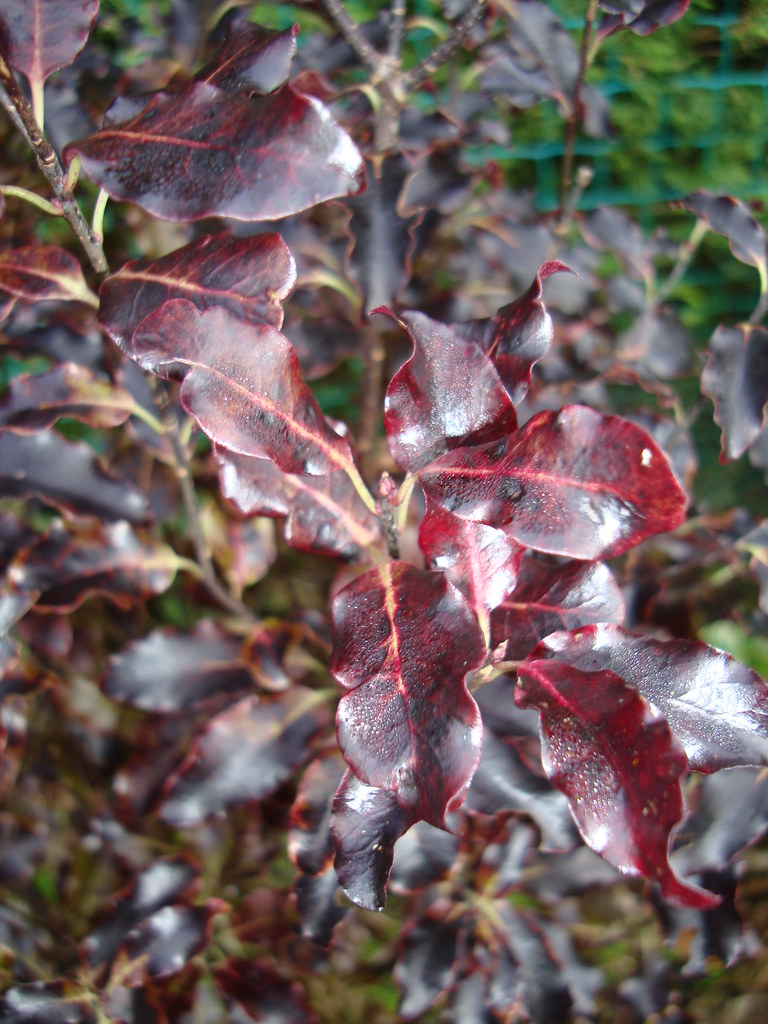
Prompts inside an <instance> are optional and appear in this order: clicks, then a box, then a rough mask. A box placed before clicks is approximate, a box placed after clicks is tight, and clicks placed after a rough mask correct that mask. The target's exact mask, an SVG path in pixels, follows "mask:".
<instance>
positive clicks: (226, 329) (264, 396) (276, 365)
mask: <svg viewBox="0 0 768 1024" xmlns="http://www.w3.org/2000/svg"><path fill="white" fill-rule="evenodd" d="M129 354H130V355H131V357H132V358H133V359H135V360H136V362H137V363H139V364H140V365H141V366H143V367H144V368H145V369H147V370H151V371H152V372H153V373H157V374H159V375H160V376H162V377H165V378H171V377H181V378H182V381H183V382H182V385H181V401H182V404H183V405H184V408H185V409H186V410H187V412H188V413H189V414H190V415H191V416H194V418H195V419H196V420H197V422H198V424H199V425H200V427H201V429H202V430H203V431H204V432H205V433H206V434H207V435H208V436H209V437H210V438H211V440H213V441H215V442H216V443H217V444H219V445H222V446H223V447H224V448H228V449H229V450H231V451H234V452H238V453H239V454H241V455H250V456H256V457H257V458H268V459H272V460H273V461H274V462H275V463H277V465H278V466H279V467H280V469H282V470H283V472H285V473H308V474H310V475H323V474H325V473H332V472H333V471H334V470H336V469H350V468H351V467H352V466H353V458H352V452H351V450H350V447H349V444H348V443H347V442H346V441H345V440H344V439H343V438H342V437H340V436H339V435H338V434H337V433H336V432H335V431H334V430H332V429H331V427H330V426H329V425H328V424H327V423H326V420H325V417H324V416H323V414H322V412H321V411H320V407H319V406H318V404H317V402H316V401H315V399H314V398H313V396H312V392H311V391H310V390H309V388H308V387H307V385H306V384H305V383H304V381H303V380H302V379H301V370H300V368H299V360H298V357H297V355H296V352H295V351H294V349H293V346H292V345H291V343H290V342H289V341H288V339H287V338H285V337H284V336H283V335H282V334H280V332H279V331H277V330H275V328H274V327H270V326H268V325H266V324H249V323H246V321H244V320H241V319H240V317H238V316H236V315H235V314H234V313H232V312H231V311H230V310H228V309H227V308H225V307H224V306H212V307H210V308H209V309H206V310H204V311H203V312H200V311H199V310H198V309H197V307H196V306H195V305H194V304H193V303H192V302H189V301H188V300H187V299H171V300H170V301H169V302H166V303H165V305H163V306H161V308H160V309H158V310H157V311H156V312H155V313H152V314H151V315H150V316H148V317H147V318H146V319H145V320H142V322H141V324H140V325H139V327H138V328H137V329H136V332H135V334H134V337H133V342H132V345H131V350H130V353H129Z"/></svg>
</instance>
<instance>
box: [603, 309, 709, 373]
mask: <svg viewBox="0 0 768 1024" xmlns="http://www.w3.org/2000/svg"><path fill="white" fill-rule="evenodd" d="M617 355H618V356H619V358H620V359H621V360H622V362H626V363H631V364H635V365H636V366H637V368H638V372H639V373H640V374H641V375H642V376H643V377H646V378H650V379H651V380H652V381H656V380H669V379H672V378H674V377H679V376H681V375H683V374H685V373H688V372H689V371H690V366H691V336H690V334H689V333H688V331H687V330H686V329H685V327H684V326H683V324H682V323H681V322H680V318H679V316H677V314H676V313H674V312H672V311H670V310H664V311H663V312H655V311H654V312H648V313H645V314H643V315H642V316H640V317H638V319H637V320H636V321H635V323H634V324H633V326H632V327H631V328H630V329H629V330H628V331H627V332H626V334H623V335H622V336H621V338H620V339H619V345H618V349H617Z"/></svg>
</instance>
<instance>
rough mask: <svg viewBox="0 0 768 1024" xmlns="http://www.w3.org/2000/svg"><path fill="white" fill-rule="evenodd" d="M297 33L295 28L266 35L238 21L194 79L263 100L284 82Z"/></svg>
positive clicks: (289, 69)
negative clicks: (258, 96) (256, 96)
mask: <svg viewBox="0 0 768 1024" xmlns="http://www.w3.org/2000/svg"><path fill="white" fill-rule="evenodd" d="M297 32H298V26H297V25H294V26H293V27H292V28H290V29H288V31H287V32H267V31H265V29H263V28H260V27H258V26H256V25H251V24H249V23H248V22H244V21H238V22H236V23H234V24H233V25H232V26H231V28H230V31H229V34H228V36H227V38H226V40H225V41H224V43H223V44H222V45H221V47H220V48H219V50H218V51H217V52H216V53H215V54H214V56H213V57H212V58H211V60H210V61H208V63H207V64H206V65H205V66H204V67H203V68H202V69H201V70H200V71H199V72H198V73H197V75H196V76H195V77H196V78H197V79H198V80H199V81H202V82H208V84H209V85H215V86H216V87H217V88H218V89H221V90H223V91H224V92H226V93H239V92H242V93H246V94H248V95H250V94H253V93H255V94H257V95H260V96H266V94H267V93H270V92H273V91H274V90H275V89H277V88H279V87H280V86H281V85H282V84H283V83H284V82H286V81H287V80H288V75H289V74H290V72H291V65H292V64H293V61H294V58H295V57H296V33H297Z"/></svg>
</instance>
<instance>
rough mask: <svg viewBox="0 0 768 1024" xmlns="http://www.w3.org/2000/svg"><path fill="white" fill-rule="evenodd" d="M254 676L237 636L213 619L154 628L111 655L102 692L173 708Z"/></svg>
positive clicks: (228, 690) (244, 687)
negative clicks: (186, 627) (188, 626)
mask: <svg viewBox="0 0 768 1024" xmlns="http://www.w3.org/2000/svg"><path fill="white" fill-rule="evenodd" d="M253 686H254V678H253V675H252V674H251V672H250V670H249V667H248V665H247V664H246V663H245V661H244V660H243V658H242V655H241V645H240V643H239V642H238V640H237V639H236V638H235V637H233V636H231V635H229V634H228V633H225V632H224V631H223V630H222V629H220V628H219V627H218V626H216V625H215V624H214V623H213V622H207V621H203V622H201V623H200V624H199V625H198V626H196V627H195V628H194V629H192V630H190V631H188V632H186V633H179V632H176V631H174V630H169V629H158V630H155V631H154V632H152V633H150V634H149V636H146V637H144V639H142V640H137V641H135V642H134V643H132V644H130V645H129V646H128V647H127V648H125V650H123V651H122V652H121V653H120V654H115V655H113V656H112V658H110V662H109V669H108V670H107V675H106V678H105V680H104V692H105V693H106V694H107V696H108V697H111V698H112V699H113V700H118V701H120V702H121V703H125V704H130V705H132V706H133V707H137V708H142V709H143V710H144V711H159V712H170V711H178V710H180V709H181V708H185V707H188V706H189V705H191V704H195V703H196V702H198V701H201V700H206V698H208V697H215V696H217V695H218V694H239V693H247V692H248V691H249V690H251V689H253Z"/></svg>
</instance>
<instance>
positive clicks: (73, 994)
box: [0, 981, 98, 1024]
mask: <svg viewBox="0 0 768 1024" xmlns="http://www.w3.org/2000/svg"><path fill="white" fill-rule="evenodd" d="M97 1020H98V1018H97V1016H96V1013H95V1012H94V1009H93V996H92V993H91V992H89V991H86V990H85V989H83V988H80V987H79V986H77V985H75V984H74V983H73V982H68V981H47V982H43V981H31V982H29V983H27V984H25V985H16V986H14V987H13V988H9V989H8V990H7V991H6V992H4V993H3V995H2V996H0V1024H97Z"/></svg>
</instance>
